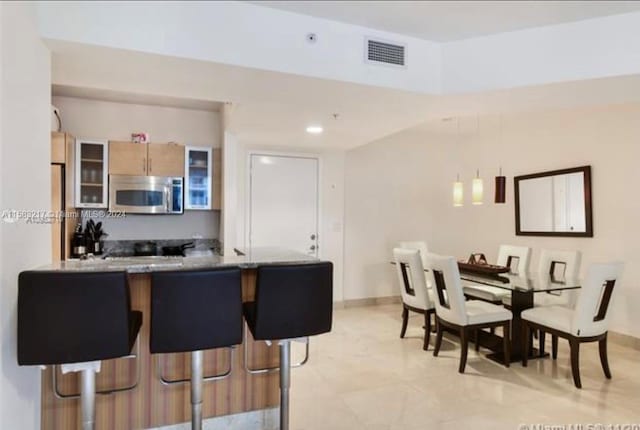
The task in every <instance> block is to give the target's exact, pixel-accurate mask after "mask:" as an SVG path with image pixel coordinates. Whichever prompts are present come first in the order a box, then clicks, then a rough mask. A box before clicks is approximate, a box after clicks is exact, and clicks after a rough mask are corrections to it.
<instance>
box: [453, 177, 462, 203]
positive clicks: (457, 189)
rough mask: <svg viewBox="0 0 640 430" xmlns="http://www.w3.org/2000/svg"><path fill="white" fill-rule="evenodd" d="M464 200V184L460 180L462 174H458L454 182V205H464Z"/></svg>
mask: <svg viewBox="0 0 640 430" xmlns="http://www.w3.org/2000/svg"><path fill="white" fill-rule="evenodd" d="M463 202H464V184H463V183H462V182H460V175H459V174H458V175H457V176H456V181H455V182H454V183H453V205H454V206H456V207H459V206H462V204H463Z"/></svg>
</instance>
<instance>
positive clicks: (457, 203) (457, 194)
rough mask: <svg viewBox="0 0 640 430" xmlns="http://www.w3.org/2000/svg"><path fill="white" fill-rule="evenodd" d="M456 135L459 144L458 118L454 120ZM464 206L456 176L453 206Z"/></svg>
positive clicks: (459, 183) (461, 191)
mask: <svg viewBox="0 0 640 430" xmlns="http://www.w3.org/2000/svg"><path fill="white" fill-rule="evenodd" d="M456 126H457V130H456V131H457V133H456V137H457V140H458V144H460V117H458V118H456ZM463 205H464V184H463V183H462V182H461V181H460V174H459V173H458V174H457V175H456V181H455V182H454V183H453V206H455V207H460V206H463Z"/></svg>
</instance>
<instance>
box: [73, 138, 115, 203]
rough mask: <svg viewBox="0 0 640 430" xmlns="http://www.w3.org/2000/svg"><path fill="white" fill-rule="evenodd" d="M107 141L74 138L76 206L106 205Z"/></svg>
mask: <svg viewBox="0 0 640 430" xmlns="http://www.w3.org/2000/svg"><path fill="white" fill-rule="evenodd" d="M107 160H108V157H107V141H106V140H104V141H103V140H83V139H76V147H75V190H74V191H75V203H76V207H77V208H106V207H107V195H108V193H107V172H108V170H109V168H108V166H107Z"/></svg>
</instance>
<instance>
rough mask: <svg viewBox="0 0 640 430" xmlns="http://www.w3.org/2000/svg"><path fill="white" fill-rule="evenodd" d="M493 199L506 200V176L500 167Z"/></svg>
mask: <svg viewBox="0 0 640 430" xmlns="http://www.w3.org/2000/svg"><path fill="white" fill-rule="evenodd" d="M500 146H502V114H500ZM493 201H494V202H495V203H505V202H506V201H507V178H506V176H502V167H500V173H499V175H498V176H496V193H495V196H494V200H493Z"/></svg>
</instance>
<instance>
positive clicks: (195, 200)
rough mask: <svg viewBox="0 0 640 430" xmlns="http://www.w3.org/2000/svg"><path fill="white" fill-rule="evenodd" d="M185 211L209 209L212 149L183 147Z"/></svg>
mask: <svg viewBox="0 0 640 430" xmlns="http://www.w3.org/2000/svg"><path fill="white" fill-rule="evenodd" d="M185 151H186V154H185V157H184V163H185V169H184V174H185V178H184V179H185V194H184V196H185V197H184V208H185V210H199V209H200V210H208V209H211V178H212V177H213V165H212V162H211V154H212V151H213V148H207V147H197V146H186V147H185Z"/></svg>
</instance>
